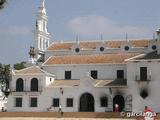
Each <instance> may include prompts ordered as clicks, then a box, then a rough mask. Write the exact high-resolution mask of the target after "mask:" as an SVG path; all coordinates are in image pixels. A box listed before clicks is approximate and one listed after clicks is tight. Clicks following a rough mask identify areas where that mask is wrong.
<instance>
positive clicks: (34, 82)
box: [31, 78, 38, 91]
mask: <svg viewBox="0 0 160 120" xmlns="http://www.w3.org/2000/svg"><path fill="white" fill-rule="evenodd" d="M31 91H38V79H37V78H33V79H32V80H31Z"/></svg>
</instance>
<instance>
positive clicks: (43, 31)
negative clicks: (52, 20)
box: [34, 0, 50, 62]
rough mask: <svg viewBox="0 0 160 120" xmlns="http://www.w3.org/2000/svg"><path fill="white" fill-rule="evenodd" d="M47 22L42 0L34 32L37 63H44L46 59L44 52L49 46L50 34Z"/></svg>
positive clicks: (43, 0) (42, 0)
mask: <svg viewBox="0 0 160 120" xmlns="http://www.w3.org/2000/svg"><path fill="white" fill-rule="evenodd" d="M47 22H48V16H47V14H46V8H45V0H41V4H40V6H39V8H38V12H37V20H36V26H35V30H34V48H35V51H36V54H37V62H39V61H40V62H43V60H42V59H44V51H45V50H46V48H47V47H48V46H49V37H50V34H49V33H48V30H47Z"/></svg>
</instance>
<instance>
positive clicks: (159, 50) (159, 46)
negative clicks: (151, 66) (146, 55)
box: [156, 28, 160, 54]
mask: <svg viewBox="0 0 160 120" xmlns="http://www.w3.org/2000/svg"><path fill="white" fill-rule="evenodd" d="M156 32H157V54H160V28H159V29H158V30H157V31H156Z"/></svg>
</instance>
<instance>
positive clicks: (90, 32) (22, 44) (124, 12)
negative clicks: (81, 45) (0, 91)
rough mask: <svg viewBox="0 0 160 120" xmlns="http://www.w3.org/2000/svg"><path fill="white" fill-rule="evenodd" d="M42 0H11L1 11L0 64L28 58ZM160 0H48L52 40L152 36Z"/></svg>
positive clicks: (158, 25)
mask: <svg viewBox="0 0 160 120" xmlns="http://www.w3.org/2000/svg"><path fill="white" fill-rule="evenodd" d="M40 1H41V0H7V3H6V5H5V7H4V9H2V10H0V63H3V64H14V63H18V62H21V61H27V60H28V58H29V55H28V51H29V48H30V46H32V45H33V41H34V40H33V32H32V31H33V30H34V29H35V23H36V22H35V21H36V15H37V10H38V7H39V5H40ZM159 5H160V0H46V10H47V15H48V31H49V32H50V34H51V39H50V41H51V42H54V41H62V40H63V41H76V40H75V39H76V36H78V39H79V41H85V40H100V39H101V34H102V35H103V39H105V40H112V39H114V40H116V39H118V40H121V39H125V36H126V33H127V34H128V39H129V40H132V39H145V38H147V39H151V38H152V37H153V33H154V32H155V31H156V30H157V29H158V28H160V12H159V11H160V7H159Z"/></svg>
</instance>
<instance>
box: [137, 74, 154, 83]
mask: <svg viewBox="0 0 160 120" xmlns="http://www.w3.org/2000/svg"><path fill="white" fill-rule="evenodd" d="M135 80H136V81H137V82H149V81H151V75H147V76H146V77H141V76H140V75H136V78H135Z"/></svg>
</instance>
